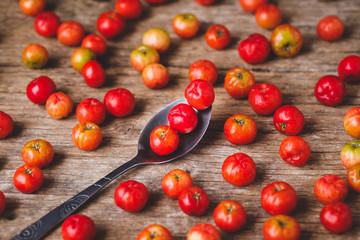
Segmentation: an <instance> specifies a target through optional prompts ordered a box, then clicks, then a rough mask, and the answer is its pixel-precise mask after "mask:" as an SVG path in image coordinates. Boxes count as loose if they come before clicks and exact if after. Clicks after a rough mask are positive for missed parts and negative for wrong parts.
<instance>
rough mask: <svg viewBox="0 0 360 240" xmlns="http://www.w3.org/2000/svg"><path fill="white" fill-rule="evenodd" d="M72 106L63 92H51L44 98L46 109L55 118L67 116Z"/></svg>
mask: <svg viewBox="0 0 360 240" xmlns="http://www.w3.org/2000/svg"><path fill="white" fill-rule="evenodd" d="M73 107H74V103H73V101H72V100H71V98H70V97H69V96H68V95H67V94H65V93H63V92H56V93H53V94H51V95H50V96H49V97H48V99H47V100H46V110H47V112H48V114H49V115H50V116H51V117H53V118H55V119H61V118H65V117H67V116H68V115H69V114H70V113H71V112H72V110H73Z"/></svg>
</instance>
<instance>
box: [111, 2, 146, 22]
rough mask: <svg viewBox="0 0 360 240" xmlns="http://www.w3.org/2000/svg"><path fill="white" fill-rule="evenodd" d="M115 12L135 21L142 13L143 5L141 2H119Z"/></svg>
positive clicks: (116, 3)
mask: <svg viewBox="0 0 360 240" xmlns="http://www.w3.org/2000/svg"><path fill="white" fill-rule="evenodd" d="M115 11H116V12H117V13H119V14H120V15H121V16H122V17H123V18H125V19H135V18H138V17H140V15H141V13H142V4H141V2H140V1H139V0H117V1H116V2H115Z"/></svg>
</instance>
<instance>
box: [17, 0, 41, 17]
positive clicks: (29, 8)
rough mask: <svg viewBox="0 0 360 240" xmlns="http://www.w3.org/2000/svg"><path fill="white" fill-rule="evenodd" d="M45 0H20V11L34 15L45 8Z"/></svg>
mask: <svg viewBox="0 0 360 240" xmlns="http://www.w3.org/2000/svg"><path fill="white" fill-rule="evenodd" d="M45 5H46V0H20V1H19V6H20V9H21V11H22V12H23V13H24V14H25V15H28V16H33V17H34V16H36V15H38V14H39V13H41V12H42V11H43V10H44V9H45Z"/></svg>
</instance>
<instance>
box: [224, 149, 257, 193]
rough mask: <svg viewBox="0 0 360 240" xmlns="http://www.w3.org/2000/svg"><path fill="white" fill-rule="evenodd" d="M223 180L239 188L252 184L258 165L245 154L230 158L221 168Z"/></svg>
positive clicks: (236, 154)
mask: <svg viewBox="0 0 360 240" xmlns="http://www.w3.org/2000/svg"><path fill="white" fill-rule="evenodd" d="M221 172H222V176H223V178H224V179H225V180H226V181H227V182H229V183H231V184H233V185H235V186H237V187H239V186H245V185H248V184H250V183H252V182H253V181H254V179H255V176H256V164H255V162H254V160H252V158H251V157H249V156H248V155H246V154H245V153H235V154H233V155H231V156H228V157H227V158H226V159H225V161H224V162H223V165H222V167H221Z"/></svg>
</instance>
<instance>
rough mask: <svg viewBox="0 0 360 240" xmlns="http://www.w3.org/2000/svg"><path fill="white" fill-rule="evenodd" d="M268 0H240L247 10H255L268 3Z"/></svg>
mask: <svg viewBox="0 0 360 240" xmlns="http://www.w3.org/2000/svg"><path fill="white" fill-rule="evenodd" d="M267 2H268V0H239V3H240V5H241V7H242V9H244V10H245V11H247V12H255V11H256V9H257V8H258V7H260V6H261V5H264V4H267Z"/></svg>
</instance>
